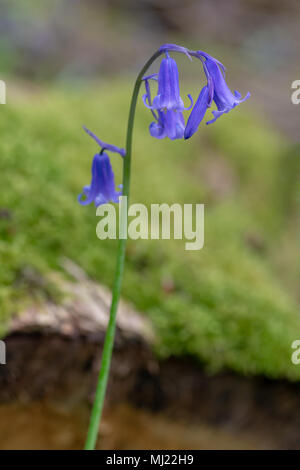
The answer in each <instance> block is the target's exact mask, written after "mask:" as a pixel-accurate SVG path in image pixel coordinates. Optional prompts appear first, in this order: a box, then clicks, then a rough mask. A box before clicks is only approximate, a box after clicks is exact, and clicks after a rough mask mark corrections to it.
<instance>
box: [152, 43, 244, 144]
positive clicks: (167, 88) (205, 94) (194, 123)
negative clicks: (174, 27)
mask: <svg viewBox="0 0 300 470" xmlns="http://www.w3.org/2000/svg"><path fill="white" fill-rule="evenodd" d="M159 51H160V52H162V53H164V54H166V57H164V58H163V59H162V61H161V65H160V69H159V73H158V74H152V75H151V76H148V77H145V78H144V80H145V87H146V94H145V95H144V96H143V100H144V103H145V105H146V106H147V107H148V108H150V109H151V111H152V114H153V116H154V118H155V121H154V122H152V123H151V124H150V126H149V130H150V134H151V135H152V136H153V137H155V138H158V139H162V138H164V137H169V138H170V139H180V138H182V137H184V138H185V139H189V138H190V137H191V136H192V135H193V134H194V133H195V132H196V131H197V129H198V127H199V125H200V123H201V121H202V120H203V118H204V116H205V114H206V111H207V110H208V108H209V107H210V106H211V105H212V103H213V102H214V103H215V105H216V106H217V110H216V111H213V112H212V113H213V116H214V119H212V120H210V121H208V122H207V124H210V123H212V122H214V121H216V119H218V118H219V117H220V116H221V115H222V114H224V113H228V112H229V111H230V110H231V109H233V108H235V107H236V106H237V105H238V104H240V103H242V102H243V101H245V100H246V99H248V98H249V97H250V93H247V95H246V96H245V98H243V99H242V97H241V95H240V93H239V92H237V91H235V92H234V94H233V93H232V92H231V91H230V89H229V87H228V86H227V83H226V81H225V67H224V65H223V64H222V63H221V62H220V61H219V60H217V59H215V58H214V57H212V56H211V55H209V54H207V53H206V52H203V51H192V50H189V49H187V48H185V47H182V46H178V45H176V44H164V45H162V46H161V47H160V48H159ZM169 51H171V52H179V53H183V54H185V55H186V56H187V57H188V58H189V59H190V60H192V57H196V58H197V59H200V61H201V63H202V66H203V70H204V73H205V76H206V80H207V83H206V85H204V86H203V88H202V89H201V91H200V94H199V96H198V99H197V101H196V103H195V105H194V107H193V109H192V111H191V113H190V116H189V118H188V120H187V124H186V126H185V127H184V117H183V114H182V111H184V110H186V109H190V108H191V107H192V106H193V100H192V97H191V96H190V95H188V96H189V98H190V100H191V102H192V104H191V106H190V107H189V108H185V107H184V104H183V101H182V98H181V96H180V90H179V78H178V68H177V64H176V62H175V60H174V59H173V58H171V57H170V56H169ZM150 78H152V79H154V80H156V81H157V82H158V90H157V95H156V96H155V98H154V99H153V102H151V95H150V86H149V79H150Z"/></svg>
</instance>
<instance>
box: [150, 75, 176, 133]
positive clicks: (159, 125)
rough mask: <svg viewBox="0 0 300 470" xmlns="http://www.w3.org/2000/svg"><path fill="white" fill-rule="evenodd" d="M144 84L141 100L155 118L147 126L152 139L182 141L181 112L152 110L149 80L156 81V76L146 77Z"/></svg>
mask: <svg viewBox="0 0 300 470" xmlns="http://www.w3.org/2000/svg"><path fill="white" fill-rule="evenodd" d="M143 80H144V83H145V89H146V93H145V94H144V95H143V100H144V103H145V104H146V106H148V107H149V108H150V109H151V111H152V114H153V116H154V118H155V121H154V122H152V123H151V124H150V126H149V131H150V134H151V136H152V137H155V138H156V139H164V138H165V137H169V139H171V140H175V139H182V138H183V134H184V127H185V122H184V117H183V114H182V112H181V111H176V110H174V109H170V110H168V109H167V110H160V109H158V110H154V109H153V107H152V100H151V91H150V85H149V80H157V74H152V75H148V76H147V77H144V78H143Z"/></svg>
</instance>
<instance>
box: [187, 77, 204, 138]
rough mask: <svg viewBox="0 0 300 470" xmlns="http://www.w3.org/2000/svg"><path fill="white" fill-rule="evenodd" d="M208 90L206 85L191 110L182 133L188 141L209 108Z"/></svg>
mask: <svg viewBox="0 0 300 470" xmlns="http://www.w3.org/2000/svg"><path fill="white" fill-rule="evenodd" d="M208 100H209V90H208V87H207V85H206V86H204V87H203V88H202V90H201V92H200V94H199V97H198V99H197V101H196V103H195V106H194V107H193V109H192V112H191V114H190V116H189V118H188V121H187V124H186V128H185V131H184V138H185V139H189V138H190V137H192V135H193V134H195V132H196V131H197V129H198V127H199V125H200V123H201V121H202V119H203V118H204V115H205V113H206V111H207V108H208V106H209V103H208Z"/></svg>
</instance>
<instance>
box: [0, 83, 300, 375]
mask: <svg viewBox="0 0 300 470" xmlns="http://www.w3.org/2000/svg"><path fill="white" fill-rule="evenodd" d="M130 92H131V89H130V85H129V84H128V83H127V82H126V83H121V82H111V83H110V84H109V86H108V85H102V87H101V88H100V89H99V88H97V89H96V88H92V89H91V90H81V91H77V92H76V93H75V91H73V92H70V91H66V90H53V91H50V92H49V91H47V94H46V93H43V92H39V93H37V94H33V93H30V92H28V93H27V94H24V93H22V94H20V96H19V100H18V102H17V103H14V104H13V105H11V104H8V105H6V106H5V107H4V106H3V107H1V113H0V132H1V137H2V138H1V141H0V154H1V158H0V181H1V187H2V196H1V208H0V209H1V211H0V257H1V267H0V285H1V288H0V302H1V309H0V315H1V325H2V326H1V328H2V331H4V328H5V324H6V320H7V318H8V317H9V315H11V314H12V313H14V312H16V311H17V310H20V309H21V308H23V307H24V305H25V304H27V303H28V302H30V301H32V299H34V301H36V300H38V301H39V300H40V299H43V298H44V297H49V296H54V297H55V298H56V297H57V296H56V294H57V293H56V291H55V288H52V287H51V286H50V287H48V286H46V287H45V285H44V284H43V283H40V284H39V283H38V282H36V280H35V279H36V277H39V276H40V277H41V278H42V276H43V274H47V273H48V272H49V271H50V270H52V269H56V270H57V269H60V259H61V257H62V256H67V257H69V258H71V259H73V260H74V261H75V262H77V263H78V264H79V265H81V266H82V267H83V268H84V269H85V270H86V272H87V273H88V274H89V275H90V276H91V277H92V278H94V279H97V280H99V281H100V282H102V283H105V284H107V285H109V286H111V285H112V281H113V276H114V269H115V252H116V241H113V240H108V241H100V240H98V239H97V237H96V233H95V228H96V224H97V222H98V219H97V218H96V215H95V208H94V206H88V207H81V206H80V205H79V204H77V202H76V198H77V195H78V193H79V192H81V189H82V186H83V185H85V184H88V183H89V180H90V164H91V159H92V157H93V155H94V154H95V153H96V151H97V147H96V144H95V143H94V142H93V141H92V140H91V139H90V138H88V136H86V135H85V133H84V132H83V131H81V125H82V124H85V125H86V126H87V127H89V128H90V129H91V130H93V131H94V132H96V133H97V134H98V135H99V136H100V137H101V138H103V139H104V140H107V141H109V142H112V143H114V144H116V145H120V146H122V144H123V142H124V137H125V128H126V119H127V112H128V107H129V96H130ZM248 113H249V110H248V104H244V105H243V107H242V106H241V107H239V108H237V109H236V110H234V111H233V112H232V113H230V114H229V115H228V116H224V117H222V118H221V119H220V120H218V122H217V123H215V124H214V125H212V126H207V127H206V126H205V125H202V128H201V130H200V132H199V133H198V134H197V135H195V136H194V137H193V138H192V139H191V140H189V141H187V142H183V141H180V142H176V141H175V142H170V141H157V140H154V139H152V138H151V137H150V136H149V135H148V130H147V129H148V124H149V122H150V119H151V118H150V115H149V113H148V112H147V110H145V109H144V108H143V106H142V105H141V103H140V104H139V106H138V117H137V119H136V123H135V138H134V149H133V165H132V202H140V203H144V204H147V205H150V204H151V203H162V202H167V203H173V202H181V203H196V202H198V203H205V246H204V248H203V250H201V251H196V252H189V251H185V250H184V241H178V240H176V241H174V240H170V241H155V240H152V241H150V240H149V241H146V240H139V241H131V240H129V241H128V254H127V264H126V272H125V278H124V284H123V291H122V292H123V296H124V297H125V298H127V299H128V300H130V301H131V302H132V303H134V304H135V306H136V307H137V308H138V309H140V310H141V311H143V312H145V314H146V315H148V316H149V317H150V318H151V319H152V321H153V323H154V326H155V328H156V331H157V344H156V351H157V353H158V354H159V355H161V356H168V355H172V354H174V355H190V356H193V357H194V358H196V359H197V360H198V361H200V362H201V363H202V364H203V365H205V367H207V369H208V370H210V371H217V370H220V369H231V370H234V371H236V372H238V373H242V374H265V375H267V376H269V377H276V378H279V377H287V378H289V379H292V380H297V379H298V378H299V377H300V369H299V368H297V367H296V366H294V365H292V363H291V361H290V356H291V352H292V350H291V343H292V341H293V340H294V339H298V338H299V337H300V319H299V315H298V311H297V306H296V302H295V300H293V298H292V297H293V282H290V279H289V273H291V272H293V273H294V272H296V271H297V269H298V268H296V267H293V266H291V270H289V269H286V276H285V277H284V280H282V279H281V273H280V270H279V268H278V267H279V266H280V263H279V264H278V259H277V256H276V253H277V252H278V251H279V247H280V244H281V242H282V240H285V243H286V244H287V245H289V250H290V251H289V250H288V253H289V254H290V253H294V252H296V250H297V244H296V239H297V237H296V233H295V231H294V230H293V228H289V230H288V231H287V230H286V227H287V226H288V227H291V217H293V218H294V219H295V217H296V216H295V207H299V194H298V195H297V191H298V187H297V184H296V183H295V171H294V170H293V169H291V165H294V166H295V165H296V163H295V160H292V159H291V158H286V155H288V154H289V152H287V147H286V145H285V144H283V143H282V142H281V141H280V140H279V139H278V137H276V135H274V133H273V132H272V131H271V130H269V129H265V128H264V127H263V126H262V123H261V122H259V121H258V120H257V117H256V116H251V115H249V114H248ZM291 161H292V163H290V162H291ZM112 163H113V165H114V167H115V170H116V180H117V183H120V182H121V181H120V178H121V159H120V158H119V157H118V156H112ZM292 168H294V167H292ZM290 182H291V184H290ZM294 219H293V220H294ZM293 226H294V225H293ZM289 257H290V258H291V259H293V256H292V255H289ZM291 264H292V263H291ZM28 270H29V272H31V273H32V272H33V273H36V275H31V276H29V278H30V282H29V281H28V275H27V274H28ZM24 273H25V274H24ZM26 273H27V274H26ZM24 279H25V280H24ZM282 284H284V286H285V287H283V286H282Z"/></svg>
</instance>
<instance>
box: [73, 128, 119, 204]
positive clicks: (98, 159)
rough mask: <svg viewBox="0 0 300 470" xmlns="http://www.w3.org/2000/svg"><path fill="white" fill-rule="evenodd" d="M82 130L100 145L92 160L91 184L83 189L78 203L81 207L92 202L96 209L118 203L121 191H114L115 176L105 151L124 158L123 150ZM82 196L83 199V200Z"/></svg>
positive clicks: (90, 132) (87, 130)
mask: <svg viewBox="0 0 300 470" xmlns="http://www.w3.org/2000/svg"><path fill="white" fill-rule="evenodd" d="M83 129H84V130H85V132H86V133H87V134H88V135H90V136H91V137H92V138H93V139H94V140H95V141H96V142H97V144H99V145H100V147H101V151H100V153H97V154H96V155H95V156H94V158H93V163H92V180H91V184H90V185H89V186H84V187H83V192H82V194H79V196H78V202H79V203H80V204H81V205H82V206H86V205H87V204H90V203H91V202H94V203H95V206H96V207H97V206H100V205H101V204H106V203H108V202H119V197H120V196H121V195H122V191H116V189H115V175H114V172H113V169H112V166H111V163H110V159H109V156H108V155H107V153H106V152H105V150H109V151H110V152H115V153H118V154H120V155H121V156H122V157H125V150H124V149H122V148H119V147H117V146H116V145H112V144H107V143H106V142H103V140H100V139H99V137H97V136H96V135H95V134H94V133H93V132H92V131H90V130H89V129H87V128H86V127H85V126H83ZM121 187H122V185H119V188H121ZM84 196H85V199H83V197H84Z"/></svg>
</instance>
